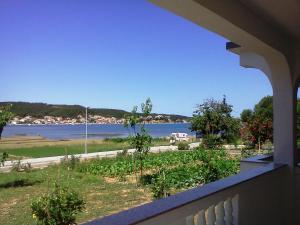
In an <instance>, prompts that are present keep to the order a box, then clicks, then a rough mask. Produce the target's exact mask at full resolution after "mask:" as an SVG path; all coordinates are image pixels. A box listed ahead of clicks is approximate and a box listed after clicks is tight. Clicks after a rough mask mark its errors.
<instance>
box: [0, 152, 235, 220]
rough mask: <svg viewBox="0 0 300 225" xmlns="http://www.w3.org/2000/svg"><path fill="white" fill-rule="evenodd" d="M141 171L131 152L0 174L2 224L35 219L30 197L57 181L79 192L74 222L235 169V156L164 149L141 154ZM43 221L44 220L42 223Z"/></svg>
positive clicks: (48, 189) (46, 191) (41, 193)
mask: <svg viewBox="0 0 300 225" xmlns="http://www.w3.org/2000/svg"><path fill="white" fill-rule="evenodd" d="M143 165H144V171H143V175H142V176H140V174H138V173H139V170H137V168H136V165H135V160H134V159H133V156H132V155H127V154H123V155H119V156H118V157H116V158H110V159H95V160H91V161H83V162H80V161H79V159H76V158H75V157H73V158H70V159H69V160H66V161H64V162H62V163H61V164H60V165H56V166H51V167H48V168H45V169H37V170H26V171H23V172H18V171H12V172H10V173H3V174H1V176H0V199H1V201H0V202H1V203H0V217H1V221H0V224H5V225H16V224H18V225H20V224H35V223H36V222H37V218H36V214H34V213H33V212H34V211H33V209H32V203H34V202H36V201H38V200H39V199H40V198H41V196H45V195H46V196H47V195H50V194H51V193H52V192H53V190H54V189H55V184H59V186H60V187H61V188H67V190H68V191H69V192H71V193H72V191H74V193H78V194H79V196H78V199H79V200H80V199H82V201H83V203H84V204H82V209H81V210H79V211H78V216H77V222H79V223H80V222H84V221H88V220H91V219H95V218H97V217H101V216H105V215H110V214H112V213H115V212H118V211H121V210H124V209H127V208H131V207H134V206H138V205H140V204H144V203H147V202H150V201H152V200H154V199H157V198H162V197H166V196H168V195H171V194H175V193H178V192H180V191H183V190H186V189H189V188H192V187H197V186H201V185H203V184H204V183H207V182H211V181H214V180H217V179H220V178H223V177H226V176H229V175H232V174H235V173H237V172H238V169H239V161H238V159H237V158H233V157H231V156H230V155H228V153H226V152H225V151H223V150H204V149H202V148H198V149H195V150H191V151H175V152H164V153H159V154H151V153H149V154H148V156H147V157H146V158H145V160H144V163H143ZM45 224H46V223H45Z"/></svg>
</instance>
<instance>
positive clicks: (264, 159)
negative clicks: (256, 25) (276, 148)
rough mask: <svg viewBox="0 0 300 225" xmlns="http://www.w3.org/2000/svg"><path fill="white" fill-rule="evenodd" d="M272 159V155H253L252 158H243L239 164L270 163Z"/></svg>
mask: <svg viewBox="0 0 300 225" xmlns="http://www.w3.org/2000/svg"><path fill="white" fill-rule="evenodd" d="M272 159H273V154H263V155H255V156H252V157H248V158H244V159H242V160H241V162H251V163H270V162H271V160H272Z"/></svg>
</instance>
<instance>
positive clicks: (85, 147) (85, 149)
mask: <svg viewBox="0 0 300 225" xmlns="http://www.w3.org/2000/svg"><path fill="white" fill-rule="evenodd" d="M84 153H85V154H87V107H86V108H85V145H84Z"/></svg>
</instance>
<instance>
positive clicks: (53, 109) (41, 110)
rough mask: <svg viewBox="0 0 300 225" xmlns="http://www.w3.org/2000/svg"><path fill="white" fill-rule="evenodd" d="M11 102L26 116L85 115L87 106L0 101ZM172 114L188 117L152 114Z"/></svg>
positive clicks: (100, 111) (110, 113) (97, 111)
mask: <svg viewBox="0 0 300 225" xmlns="http://www.w3.org/2000/svg"><path fill="white" fill-rule="evenodd" d="M8 104H11V105H12V107H11V111H12V112H13V113H14V114H15V116H20V117H25V116H28V115H30V116H33V117H36V118H42V117H44V116H61V117H64V118H66V117H70V118H75V117H77V116H78V115H85V107H83V106H81V105H52V104H46V103H30V102H0V106H3V105H8ZM89 114H92V115H100V116H105V117H116V118H118V119H120V118H122V117H124V115H125V114H128V112H127V111H125V110H120V109H106V108H89ZM152 115H153V116H155V115H164V116H170V119H171V120H172V121H176V120H182V119H188V117H186V116H182V115H173V114H155V113H154V114H152Z"/></svg>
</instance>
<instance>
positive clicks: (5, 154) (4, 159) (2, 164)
mask: <svg viewBox="0 0 300 225" xmlns="http://www.w3.org/2000/svg"><path fill="white" fill-rule="evenodd" d="M7 159H8V153H7V152H3V153H2V156H1V159H0V166H4V163H5V161H6V160H7Z"/></svg>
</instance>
